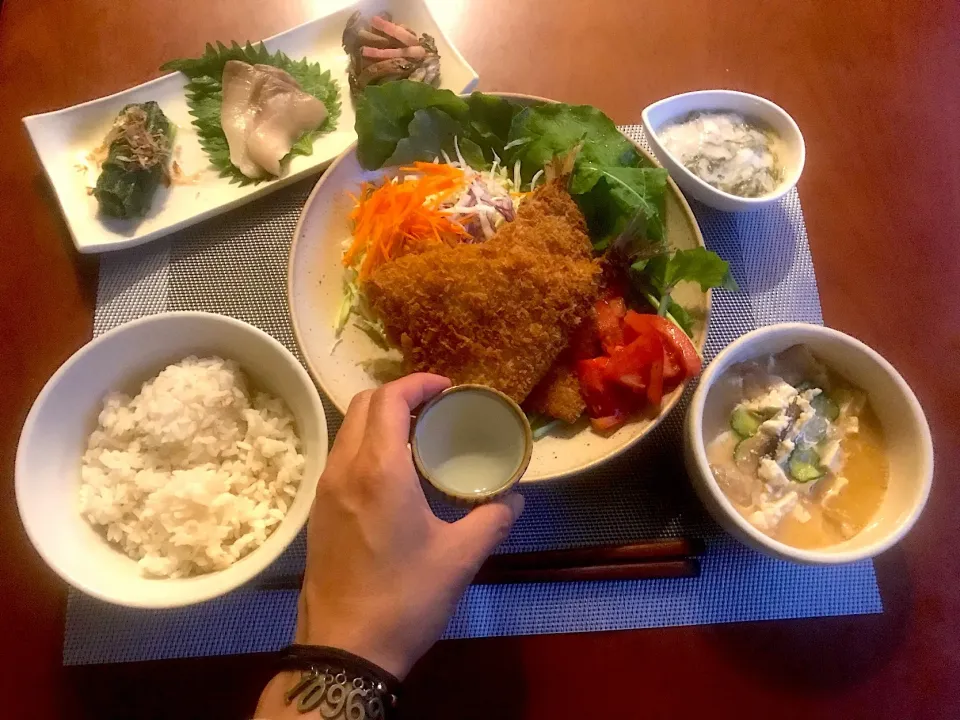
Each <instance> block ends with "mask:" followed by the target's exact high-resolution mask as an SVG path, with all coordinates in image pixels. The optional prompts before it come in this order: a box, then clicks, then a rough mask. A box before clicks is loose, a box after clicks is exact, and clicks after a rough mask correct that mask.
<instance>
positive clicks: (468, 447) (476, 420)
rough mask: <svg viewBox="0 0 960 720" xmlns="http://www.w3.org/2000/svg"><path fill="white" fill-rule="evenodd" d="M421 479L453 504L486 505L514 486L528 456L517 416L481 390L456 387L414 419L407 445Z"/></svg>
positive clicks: (525, 430) (497, 396)
mask: <svg viewBox="0 0 960 720" xmlns="http://www.w3.org/2000/svg"><path fill="white" fill-rule="evenodd" d="M410 446H411V450H412V452H413V460H414V464H415V465H416V467H417V471H418V472H419V473H420V475H421V477H423V479H424V480H426V481H427V482H428V483H429V484H430V485H431V486H432V487H433V488H434V489H436V490H437V491H438V492H440V493H441V494H442V495H443V496H444V497H446V498H447V499H449V500H451V501H453V502H454V503H466V504H479V503H483V502H489V501H490V500H493V499H494V498H496V497H499V496H501V495H503V494H504V493H507V492H509V491H510V489H511V488H512V487H513V486H514V485H516V484H517V483H518V482H520V478H521V477H522V476H523V473H524V471H526V469H527V465H529V464H530V456H531V454H532V453H533V434H532V432H531V430H530V423H529V422H528V421H527V417H526V415H524V413H523V410H521V409H520V406H519V405H517V403H515V402H514V401H513V400H511V399H510V398H509V397H507V396H506V395H504V394H503V393H502V392H500V391H498V390H494V389H493V388H491V387H486V386H485V385H456V386H454V387H452V388H448V389H446V390H444V391H443V392H442V393H440V395H438V396H437V397H435V398H433V399H432V400H430V401H429V402H428V403H427V404H425V405H424V406H423V408H422V409H421V410H420V411H419V413H418V414H417V419H416V422H415V423H414V427H413V432H412V434H411V440H410Z"/></svg>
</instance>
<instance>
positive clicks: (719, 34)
mask: <svg viewBox="0 0 960 720" xmlns="http://www.w3.org/2000/svg"><path fill="white" fill-rule="evenodd" d="M322 4H323V1H322V0H312V1H311V0H285V1H282V2H281V1H279V0H276V1H274V2H268V1H267V0H199V1H198V0H126V1H125V2H115V1H114V0H6V2H2V5H0V247H2V248H3V260H2V261H0V300H2V303H3V312H2V313H0V328H2V331H3V334H2V345H0V378H2V383H3V384H2V393H3V396H4V402H3V404H2V410H0V412H2V416H0V417H2V419H0V463H2V484H0V492H2V497H0V541H2V542H0V586H2V588H3V589H2V596H0V597H2V600H0V602H2V607H0V646H2V650H0V655H2V656H3V660H2V662H3V665H4V666H3V668H2V672H0V683H2V686H0V698H2V700H0V702H2V703H3V705H2V706H0V715H2V716H3V717H10V718H25V717H31V718H54V717H66V716H67V713H68V712H69V713H70V716H71V717H87V716H89V717H97V718H107V717H127V718H130V717H138V718H149V717H178V718H187V717H205V718H214V717H244V716H246V717H249V714H250V713H251V712H252V708H253V701H254V698H255V697H256V695H257V693H258V691H259V686H260V685H259V684H260V683H261V682H262V681H263V680H264V679H265V675H266V673H267V672H268V671H267V669H266V665H265V662H264V659H263V658H262V657H257V656H248V657H236V658H220V659H205V660H183V661H170V662H159V663H142V664H131V665H124V666H102V667H87V668H80V669H71V670H65V669H63V668H62V667H61V665H60V652H61V643H62V633H63V610H64V598H65V588H64V586H63V584H62V583H61V582H60V581H59V580H58V579H57V578H56V577H55V576H54V575H53V574H52V573H51V572H50V571H48V570H47V569H46V568H45V566H43V564H42V563H41V561H40V560H39V558H38V557H37V555H36V554H35V553H34V552H33V550H32V548H31V547H30V545H29V544H28V542H27V540H26V538H25V536H24V534H23V531H22V528H21V526H20V524H19V520H18V518H17V514H16V508H15V503H14V498H13V477H12V475H13V471H12V468H13V456H14V451H15V447H16V440H17V436H18V433H19V430H20V426H21V424H22V422H23V419H24V417H25V415H26V412H27V410H28V408H29V405H30V403H31V401H32V400H33V398H34V397H35V396H36V394H37V392H38V391H39V389H40V387H41V386H42V384H43V382H44V381H45V380H46V378H47V377H48V376H49V375H50V374H51V373H52V372H53V370H54V369H55V368H56V367H57V366H58V365H59V364H60V363H61V362H62V361H63V360H64V359H66V358H67V357H68V356H69V355H70V353H72V352H73V351H74V350H76V349H77V348H78V347H79V346H80V345H81V344H83V343H84V342H85V341H86V340H87V339H89V337H90V333H91V316H92V311H93V307H94V300H95V278H96V261H95V259H92V258H82V257H78V256H77V255H76V253H75V252H74V251H73V250H72V246H71V243H70V240H69V237H68V234H67V230H66V228H65V226H64V224H63V222H62V220H61V219H60V215H59V212H58V211H57V208H56V205H55V203H54V201H53V199H52V196H51V192H50V190H49V188H48V185H47V183H46V181H45V179H44V178H43V176H42V174H41V171H40V167H39V165H38V163H37V162H36V160H35V158H34V156H33V152H32V150H31V148H30V146H29V144H28V141H27V137H26V133H25V132H24V131H23V129H22V127H21V125H20V117H21V116H23V115H27V114H31V113H35V112H40V111H45V110H51V109H55V108H60V107H64V106H67V105H71V104H73V103H76V102H80V101H83V100H88V99H90V98H94V97H98V96H101V95H104V94H107V93H111V92H115V91H118V90H121V89H124V88H126V87H129V86H131V85H135V84H137V83H140V82H142V81H144V80H147V79H149V78H153V77H156V76H157V75H159V74H160V73H159V72H158V70H157V68H158V67H159V66H160V64H161V63H162V62H163V61H165V60H167V59H169V58H171V57H178V56H183V55H190V54H194V53H197V52H198V51H199V50H200V49H201V48H202V45H203V43H204V42H205V41H210V40H217V39H219V40H224V41H229V40H232V39H236V40H244V39H247V38H250V39H257V38H260V37H266V36H268V35H271V34H274V33H276V32H279V31H281V30H284V29H286V28H287V27H290V26H291V25H294V24H296V23H298V22H302V21H303V20H305V19H308V18H310V17H311V16H312V14H313V13H314V12H315V10H316V9H317V8H319V7H320V6H321V5H322ZM437 4H438V5H439V6H440V8H439V9H440V11H441V16H442V17H443V18H445V24H446V25H447V26H448V27H449V28H450V31H451V34H452V37H453V39H454V41H455V42H456V43H457V45H458V47H459V48H460V49H461V51H462V52H463V54H464V55H465V57H467V58H468V60H469V61H470V62H471V63H472V64H473V65H474V67H475V68H476V69H477V70H478V72H479V73H480V75H481V78H482V80H481V85H480V87H481V89H486V90H503V91H517V92H526V93H533V94H537V95H544V96H548V97H552V98H556V99H559V100H564V101H567V102H577V103H591V104H593V105H597V106H598V107H600V108H602V109H604V110H605V111H606V112H607V113H608V114H609V115H610V116H612V117H613V119H614V120H615V121H616V122H618V123H627V122H639V118H640V111H641V110H642V109H643V107H644V106H646V105H647V104H648V103H650V102H651V101H653V100H656V99H658V98H661V97H664V96H667V95H672V94H674V93H677V92H682V91H685V90H692V89H697V88H711V87H727V88H736V89H742V90H749V91H751V92H755V93H758V94H760V95H764V96H766V97H769V98H772V99H773V100H775V101H776V102H778V103H780V104H782V105H783V106H784V107H786V108H787V110H788V111H790V112H791V113H792V114H793V116H794V117H795V118H796V120H797V122H798V123H799V124H800V127H801V128H802V129H803V131H804V134H805V137H806V140H807V148H808V155H807V167H806V171H805V173H804V176H803V179H802V180H801V182H800V194H801V198H802V200H803V204H804V209H805V215H806V221H807V228H808V231H809V234H810V243H811V246H812V249H813V258H814V262H815V265H816V271H817V277H818V280H819V284H820V295H821V299H822V303H823V310H824V317H825V319H826V321H827V323H828V324H829V325H831V326H833V327H837V328H839V329H841V330H844V331H847V332H850V333H853V334H855V335H857V336H858V337H860V338H861V339H863V340H864V341H866V342H867V343H869V344H870V345H872V346H873V347H875V348H877V349H878V350H879V351H880V352H881V353H883V354H884V355H885V356H886V357H887V358H888V359H889V360H891V361H892V362H893V363H894V364H895V365H896V366H897V367H898V368H899V369H900V370H901V372H902V373H903V374H904V375H905V377H906V378H907V380H908V381H909V382H910V383H911V384H912V385H913V387H914V388H915V389H916V391H917V394H918V395H919V397H920V401H921V402H922V403H923V406H924V408H925V409H926V412H927V416H928V418H929V420H930V423H931V425H932V428H933V433H934V445H935V447H936V451H937V458H936V463H937V469H936V479H935V484H934V490H933V495H932V497H931V499H930V504H929V505H928V507H927V510H926V513H925V514H924V516H923V518H922V519H921V521H920V523H919V524H918V526H917V527H916V529H915V530H914V531H913V533H912V534H911V535H910V536H909V537H908V538H907V539H906V540H905V541H904V542H903V543H901V545H900V546H899V547H897V548H895V549H893V550H891V551H890V552H888V553H886V554H885V555H884V556H882V557H880V558H879V559H878V560H877V563H876V566H877V573H878V576H879V582H880V588H881V592H882V595H883V600H884V605H885V608H886V610H885V612H884V614H882V615H875V616H858V617H847V618H832V619H815V620H803V621H790V622H767V623H748V624H737V625H727V626H713V627H692V628H680V629H666V630H644V631H635V632H617V633H596V634H584V635H563V636H538V637H525V638H509V639H491V640H470V641H455V642H445V643H441V644H440V645H439V646H437V647H436V648H435V649H434V650H433V651H432V652H431V653H430V654H429V655H428V656H427V658H425V660H424V661H423V662H422V664H421V665H420V667H419V668H418V669H417V670H416V671H415V673H414V675H413V676H412V678H411V680H410V688H409V696H408V700H407V712H406V713H405V715H406V716H408V717H418V718H424V717H435V718H453V717H456V718H520V717H523V718H560V717H570V718H595V717H601V716H602V717H611V718H613V717H651V718H652V717H657V718H659V717H691V716H693V715H694V713H697V714H698V715H699V714H701V713H706V714H709V716H711V717H715V718H725V717H737V718H739V717H741V716H747V717H751V716H754V715H759V714H761V713H763V714H770V715H775V716H778V717H781V718H803V720H809V718H811V717H816V718H825V717H833V718H920V717H927V718H934V717H936V718H948V717H958V716H960V622H958V618H960V553H958V552H957V546H958V545H960V532H958V524H960V523H958V519H957V517H956V515H955V508H956V507H957V506H958V504H960V489H958V487H957V481H958V477H957V475H958V471H960V450H958V437H960V423H958V419H957V418H958V416H960V384H958V382H957V380H956V373H957V364H956V359H957V357H958V356H960V305H958V303H957V288H958V286H960V135H958V130H957V127H958V124H960V72H958V68H960V4H958V3H956V2H938V1H937V0H911V1H910V2H897V1H896V0H889V1H887V2H881V1H880V0H846V1H845V2H836V3H826V2H819V3H818V2H814V1H813V0H782V1H780V2H773V1H771V0H739V1H736V2H734V1H733V0H647V1H646V2H639V1H638V0H592V1H587V0H555V2H553V3H542V2H531V1H529V0H486V1H485V0H440V2H438V3H437ZM225 687H226V688H233V694H232V695H230V693H224V692H223V689H224V688H225ZM224 695H227V696H229V699H227V700H222V699H221V698H222V697H223V696H224Z"/></svg>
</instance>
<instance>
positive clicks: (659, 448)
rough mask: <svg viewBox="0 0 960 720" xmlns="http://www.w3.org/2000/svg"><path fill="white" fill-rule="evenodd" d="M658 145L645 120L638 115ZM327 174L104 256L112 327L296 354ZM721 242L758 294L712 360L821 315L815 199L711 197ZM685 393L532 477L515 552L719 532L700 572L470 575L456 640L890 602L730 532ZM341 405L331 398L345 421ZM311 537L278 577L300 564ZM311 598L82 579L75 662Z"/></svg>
mask: <svg viewBox="0 0 960 720" xmlns="http://www.w3.org/2000/svg"><path fill="white" fill-rule="evenodd" d="M621 129H622V130H623V131H624V132H625V133H626V134H627V135H628V136H630V137H633V138H634V139H638V140H641V141H642V134H641V130H640V127H639V126H635V125H631V126H627V127H624V128H621ZM314 182H316V181H315V179H312V180H309V181H306V182H304V183H300V184H299V185H295V186H292V187H291V188H288V189H286V190H283V191H281V192H278V193H276V194H275V195H272V196H270V198H267V199H265V200H263V201H260V202H258V203H255V204H253V205H250V206H247V207H246V208H244V209H242V210H240V211H237V212H236V213H233V214H231V215H230V216H228V217H225V218H220V219H216V220H213V221H210V222H208V223H206V224H204V225H200V226H197V227H195V228H192V229H189V230H187V231H184V232H182V233H180V234H178V235H175V236H172V237H171V238H169V239H167V240H164V241H160V242H156V243H153V244H151V245H148V246H146V247H144V248H139V249H135V250H132V251H129V252H124V253H115V254H109V255H105V256H104V257H103V259H102V260H101V265H100V288H99V294H98V298H97V313H96V320H95V332H96V333H101V332H104V331H106V330H108V329H110V328H112V327H114V326H116V325H118V324H120V323H122V322H125V321H127V320H131V319H133V318H135V317H139V316H141V315H144V314H148V313H153V312H162V311H164V310H185V309H193V310H209V311H214V312H220V313H224V314H227V315H232V316H234V317H238V318H240V319H242V320H246V321H248V322H251V323H253V324H255V325H258V326H259V327H261V328H263V329H264V330H266V331H267V332H270V333H271V334H273V335H274V336H275V337H277V338H278V339H279V340H281V341H282V342H284V343H285V344H287V346H289V347H291V348H293V349H296V343H295V342H294V339H293V334H292V329H291V326H290V322H289V317H288V315H287V304H286V264H287V255H288V251H289V246H290V241H291V238H292V236H293V231H294V226H295V224H296V220H297V217H298V215H299V212H300V209H301V208H302V206H303V203H304V201H305V200H306V196H307V194H308V193H309V191H310V189H311V187H312V185H313V184H314ZM693 209H694V212H695V214H696V216H697V219H698V221H699V223H700V227H701V230H702V231H703V235H704V238H705V240H706V242H707V245H708V246H709V247H710V249H712V250H714V251H716V252H718V253H719V254H720V255H721V256H722V257H723V258H724V259H726V260H728V261H730V263H731V265H732V268H733V272H734V275H735V277H736V279H737V281H738V283H739V284H740V287H741V292H738V293H728V292H724V291H717V292H715V294H714V308H713V313H712V317H711V326H710V333H709V335H708V337H707V347H706V357H707V358H708V359H709V358H710V357H712V356H713V355H715V354H716V352H717V351H719V350H720V349H721V348H722V347H724V346H725V345H726V344H728V343H729V342H730V341H732V340H733V339H735V338H736V337H738V336H739V335H741V334H743V333H745V332H748V331H750V330H752V329H754V328H756V327H759V326H761V325H767V324H770V323H775V322H784V321H804V322H811V323H821V322H822V317H821V314H820V303H819V297H818V294H817V285H816V278H815V276H814V272H813V264H812V262H811V259H810V249H809V246H808V243H807V234H806V229H805V227H804V224H803V213H802V210H801V207H800V200H799V197H798V196H797V194H796V192H795V191H793V192H791V193H790V194H789V195H787V196H786V197H785V198H784V199H783V200H782V201H780V202H779V203H777V204H776V205H775V206H773V207H771V208H768V209H766V210H762V211H758V212H754V213H749V214H729V213H721V212H718V211H714V210H711V209H709V208H706V207H703V206H699V205H696V204H694V206H693ZM685 406H686V401H685V400H684V401H683V402H681V403H680V405H679V406H678V407H677V408H676V409H675V410H674V411H673V413H671V415H670V416H669V417H668V418H667V419H666V420H665V421H664V422H662V423H661V424H660V426H659V427H658V428H657V430H656V433H655V437H654V438H652V439H651V440H648V441H646V442H644V443H642V444H641V446H640V447H638V448H635V449H634V450H633V451H631V452H629V453H627V454H625V455H624V456H621V457H620V458H617V459H616V460H614V461H612V462H610V463H608V464H606V465H605V466H603V467H602V468H599V469H597V470H595V471H592V472H590V473H586V474H584V475H582V476H578V477H577V478H574V479H571V480H565V481H560V482H556V483H538V484H536V485H534V486H524V487H523V492H524V495H525V496H526V498H527V506H526V510H525V511H524V514H523V517H522V518H521V519H520V521H519V522H518V524H517V526H516V527H515V528H514V530H513V532H512V533H511V535H510V537H509V538H508V540H507V541H506V542H505V543H504V546H503V547H502V548H501V550H502V551H526V550H542V549H552V548H561V547H573V546H578V545H594V544H619V543H626V542H631V541H636V540H643V539H652V538H657V537H668V536H675V535H695V536H699V537H702V538H704V539H706V541H707V548H708V549H707V554H706V555H705V557H704V558H703V563H702V565H703V573H702V576H701V577H700V578H697V579H679V580H645V581H630V582H624V581H621V582H598V583H555V584H553V583H545V584H531V585H514V586H482V587H473V588H471V589H470V590H469V591H468V592H467V594H466V595H465V597H464V598H463V600H462V601H461V603H460V605H459V606H458V608H457V612H456V614H455V615H454V617H453V620H452V621H451V623H450V626H449V627H448V628H447V632H446V635H445V636H446V637H449V638H462V637H489V636H495V635H524V634H537V633H562V632H585V631H599V630H623V629H630V628H648V627H665V626H671V625H696V624H701V623H721V622H738V621H744V620H771V619H778V618H798V617H812V616H823V615H846V614H856V613H874V612H881V611H882V605H881V601H880V593H879V590H878V588H877V583H876V578H875V576H874V572H873V564H872V563H870V562H869V561H867V562H861V563H855V564H852V565H847V566H841V567H818V568H817V567H806V566H800V565H793V564H790V563H785V562H781V561H778V560H773V559H771V558H767V557H765V556H762V555H759V554H758V553H755V552H753V551H751V550H748V549H746V548H744V547H743V546H741V545H739V544H738V543H736V542H735V541H733V540H731V539H730V538H728V537H726V536H725V535H724V534H723V533H722V532H721V531H720V530H719V529H718V528H717V527H716V526H715V525H714V524H713V522H712V521H711V520H710V519H709V517H707V516H706V514H705V513H704V511H703V509H702V508H701V506H700V504H699V502H698V501H697V500H696V498H695V496H694V495H693V492H692V490H691V489H690V487H689V483H688V482H687V480H686V476H685V474H684V471H683V467H682V461H681V457H680V442H681V441H680V427H681V424H682V418H683V411H684V409H685ZM340 419H341V418H340V416H339V413H337V411H336V410H335V409H334V408H333V407H332V405H329V404H327V420H328V424H329V426H330V429H331V433H333V432H334V431H335V430H336V428H337V427H339V424H340ZM303 559H304V546H303V540H302V538H300V539H299V540H298V541H297V542H295V543H294V544H293V545H292V546H291V547H290V548H289V549H288V550H287V551H286V553H284V555H283V556H282V557H281V558H280V559H279V560H278V561H277V562H276V563H275V564H274V565H273V566H271V567H270V568H269V569H268V570H267V571H266V573H267V574H268V575H284V574H288V573H293V572H299V571H300V570H302V568H303ZM295 613H296V594H295V593H293V592H284V591H254V590H238V591H236V592H234V593H232V594H231V595H229V596H227V597H224V598H220V599H218V600H215V601H212V602H209V603H205V604H203V605H200V606H195V607H192V608H185V609H179V610H170V611H143V610H129V609H125V608H119V607H114V606H110V605H106V604H104V603H101V602H99V601H96V600H93V599H91V598H88V597H86V596H83V595H81V594H79V593H76V592H71V593H70V597H69V601H68V605H67V622H66V637H65V642H64V662H65V663H67V664H83V663H102V662H123V661H134V660H149V659H159V658H170V657H188V656H202V655H217V654H229V653H239V652H255V651H266V650H273V649H276V648H278V647H280V646H282V645H284V644H286V643H288V642H289V641H290V639H291V636H292V629H293V622H294V619H295Z"/></svg>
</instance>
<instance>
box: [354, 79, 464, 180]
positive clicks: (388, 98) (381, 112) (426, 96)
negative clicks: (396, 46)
mask: <svg viewBox="0 0 960 720" xmlns="http://www.w3.org/2000/svg"><path fill="white" fill-rule="evenodd" d="M427 108H436V109H437V110H438V111H439V112H442V113H444V114H446V115H447V117H448V118H449V119H450V120H451V121H453V122H456V123H457V125H458V127H461V128H462V120H463V118H464V117H465V116H466V115H467V111H468V109H469V108H468V106H467V103H466V101H465V100H462V99H461V98H459V97H457V96H456V95H454V94H453V93H452V92H450V91H449V90H437V89H436V88H434V87H431V86H430V85H427V84H426V83H422V82H415V81H412V80H398V81H395V82H388V83H383V84H382V85H368V86H367V87H366V88H365V89H364V91H363V92H362V93H361V94H360V95H359V96H358V97H357V122H356V126H355V127H356V130H357V136H358V137H359V139H360V141H359V144H358V145H357V157H358V159H359V160H360V164H361V165H362V166H363V167H365V168H366V169H367V170H376V169H377V168H380V167H383V166H384V165H386V164H387V161H388V160H389V159H390V158H391V157H392V156H393V154H394V152H396V150H397V145H398V144H399V143H400V141H401V140H403V139H404V138H408V137H409V136H410V134H411V133H410V123H412V122H413V119H414V115H416V113H417V111H418V110H426V109H427ZM431 118H432V121H433V122H434V123H437V124H439V122H440V120H439V116H438V115H437V114H436V113H434V114H432V115H431ZM420 122H421V125H420V126H418V128H417V129H422V128H423V123H424V122H425V121H424V120H423V119H421V121H420ZM434 157H435V155H431V156H430V157H429V159H430V160H433V158H434ZM414 159H421V160H426V159H428V158H426V157H421V158H414Z"/></svg>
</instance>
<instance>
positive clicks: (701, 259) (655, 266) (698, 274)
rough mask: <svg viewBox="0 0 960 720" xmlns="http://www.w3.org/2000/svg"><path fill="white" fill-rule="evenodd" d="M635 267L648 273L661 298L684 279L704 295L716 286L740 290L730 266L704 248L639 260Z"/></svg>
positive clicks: (678, 251) (633, 266)
mask: <svg viewBox="0 0 960 720" xmlns="http://www.w3.org/2000/svg"><path fill="white" fill-rule="evenodd" d="M632 268H633V269H634V270H643V271H645V272H646V274H647V277H648V278H649V279H650V282H651V284H652V285H653V287H654V288H655V289H656V290H657V291H658V292H659V293H660V294H661V295H662V296H666V295H669V294H670V291H671V290H673V288H674V287H675V286H676V284H677V283H678V282H680V281H681V280H688V281H690V282H695V283H697V284H698V285H699V286H700V289H701V290H703V291H704V292H706V291H707V290H709V289H710V288H713V287H722V288H724V289H727V290H736V289H737V283H736V281H735V280H734V279H733V277H732V276H731V275H730V264H729V263H728V262H727V261H726V260H723V259H721V258H720V256H719V255H717V254H716V253H713V252H710V251H709V250H707V249H706V248H702V247H696V248H692V249H691V250H677V251H676V252H674V253H672V254H668V253H664V254H661V255H656V256H654V257H652V258H650V259H648V260H639V261H637V262H635V263H634V264H633V265H632Z"/></svg>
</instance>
